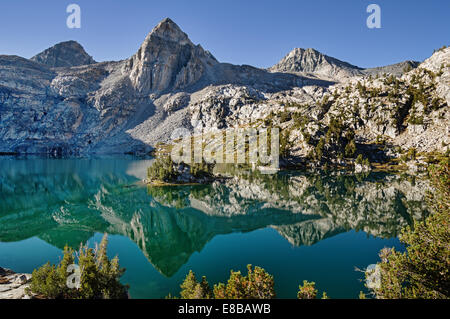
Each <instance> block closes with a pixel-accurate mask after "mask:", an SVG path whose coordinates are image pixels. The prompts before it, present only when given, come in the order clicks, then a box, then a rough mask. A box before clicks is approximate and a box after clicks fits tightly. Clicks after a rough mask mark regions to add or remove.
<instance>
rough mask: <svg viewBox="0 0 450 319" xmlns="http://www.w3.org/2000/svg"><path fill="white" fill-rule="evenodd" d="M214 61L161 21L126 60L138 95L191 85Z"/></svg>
mask: <svg viewBox="0 0 450 319" xmlns="http://www.w3.org/2000/svg"><path fill="white" fill-rule="evenodd" d="M217 63H218V62H217V60H216V59H215V58H214V57H213V56H212V55H211V54H210V53H209V52H207V51H205V50H203V48H202V47H201V46H200V45H198V46H195V45H194V44H193V43H192V42H191V41H190V40H189V38H188V36H187V35H186V34H185V33H184V32H183V31H181V29H180V28H179V27H178V26H177V25H176V24H175V23H174V22H173V21H172V20H170V19H165V20H163V21H161V22H160V23H159V24H158V25H157V26H156V27H155V28H154V29H153V30H152V31H151V32H150V34H149V35H148V36H147V38H146V39H145V41H144V43H143V44H142V46H141V47H140V48H139V50H138V52H137V53H136V54H135V55H134V56H133V57H131V58H130V60H129V62H128V64H127V68H129V70H130V71H129V72H130V73H129V74H130V79H131V82H132V84H133V86H134V87H135V88H136V89H137V91H138V92H139V93H141V94H150V93H158V92H167V91H176V90H179V89H185V88H187V87H189V86H190V85H193V84H195V83H196V82H197V81H198V80H199V79H200V78H201V77H202V76H203V75H204V74H205V73H206V72H207V69H208V68H210V67H212V66H214V65H215V64H217Z"/></svg>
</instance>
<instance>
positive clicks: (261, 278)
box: [168, 265, 275, 299]
mask: <svg viewBox="0 0 450 319" xmlns="http://www.w3.org/2000/svg"><path fill="white" fill-rule="evenodd" d="M247 270H248V273H247V276H242V274H241V272H240V271H231V274H230V278H229V279H228V282H227V284H223V283H219V284H217V285H214V290H213V292H211V289H210V286H209V284H208V281H207V280H206V277H203V278H202V280H201V281H200V282H198V281H197V279H196V277H195V274H194V273H193V272H192V271H190V272H189V274H188V275H187V276H186V279H185V280H184V282H183V283H182V284H181V286H180V287H181V293H180V294H181V298H182V299H211V298H213V297H214V298H215V299H271V298H275V290H274V280H273V276H271V275H269V274H268V273H267V272H266V271H265V270H264V269H262V268H260V267H255V268H254V269H253V268H252V265H248V266H247ZM168 298H173V297H172V296H170V295H169V296H168Z"/></svg>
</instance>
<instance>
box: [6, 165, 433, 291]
mask: <svg viewBox="0 0 450 319" xmlns="http://www.w3.org/2000/svg"><path fill="white" fill-rule="evenodd" d="M150 163H151V160H148V159H137V158H133V157H110V158H90V159H42V158H24V159H18V158H13V157H3V158H0V266H2V267H6V268H11V269H13V270H15V271H16V272H32V270H33V269H35V268H37V267H39V266H41V265H42V264H44V263H46V262H47V261H50V262H52V263H57V262H58V261H59V260H60V258H61V250H62V248H63V247H64V246H65V245H66V244H68V245H71V246H74V247H78V246H79V244H80V242H86V241H87V242H89V243H90V244H91V245H94V243H95V242H99V241H100V240H101V237H102V236H103V234H104V233H108V234H109V247H108V248H109V254H110V256H111V257H112V256H115V255H118V256H119V259H120V264H121V266H122V267H125V268H126V269H127V271H126V273H125V275H124V276H123V282H124V283H128V284H129V285H130V287H131V288H130V294H131V297H132V298H164V297H165V296H166V295H168V294H169V293H172V294H175V295H178V293H179V285H180V284H181V282H182V281H183V279H184V277H185V276H186V274H187V273H188V272H189V270H190V269H192V270H193V271H194V272H195V273H196V274H197V275H198V276H199V277H200V276H202V275H206V276H207V278H208V281H209V282H210V284H213V283H217V282H225V281H226V280H227V278H228V276H229V272H230V270H231V269H233V270H241V271H242V272H244V273H246V265H247V264H253V265H257V266H260V267H263V268H265V269H266V270H267V271H268V272H269V273H270V274H272V275H273V276H274V278H275V284H276V287H275V288H276V293H277V297H279V298H295V297H296V293H297V290H298V285H299V284H300V283H302V282H303V280H309V281H314V282H316V286H317V288H318V289H319V293H320V295H321V293H322V291H326V292H327V294H328V295H329V296H330V297H331V298H357V297H358V294H359V291H366V289H365V288H364V284H363V282H362V279H363V277H364V276H363V274H362V273H361V272H359V271H356V270H355V268H359V269H364V268H365V267H367V266H368V265H369V264H373V263H376V262H377V261H378V252H379V250H380V249H382V248H383V247H396V248H397V249H400V250H401V249H403V247H402V246H401V244H400V243H399V241H398V239H397V236H398V234H399V232H400V230H401V229H402V228H403V227H405V226H406V225H408V224H411V223H412V221H413V219H423V218H424V217H426V215H427V214H428V213H427V208H426V206H425V203H424V195H425V191H426V190H427V189H428V188H429V186H428V184H427V183H426V181H422V180H415V179H413V178H409V177H400V176H397V175H389V174H384V173H383V174H382V173H377V174H374V173H372V174H370V175H368V176H361V175H357V176H352V175H350V176H349V175H342V174H341V175H339V174H336V173H335V174H330V173H328V174H324V173H322V174H319V173H305V172H303V173H302V172H282V173H279V174H276V175H260V174H242V175H241V176H239V177H236V178H233V179H230V180H227V181H225V182H221V183H219V182H216V183H214V184H212V185H208V186H190V187H186V186H183V187H164V188H149V189H148V188H147V187H145V186H142V185H141V186H140V185H138V184H137V182H139V181H140V180H141V179H143V178H145V174H146V169H147V167H148V166H149V165H150Z"/></svg>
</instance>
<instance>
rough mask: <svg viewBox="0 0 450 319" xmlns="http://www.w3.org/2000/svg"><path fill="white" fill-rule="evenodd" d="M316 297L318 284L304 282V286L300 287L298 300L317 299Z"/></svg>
mask: <svg viewBox="0 0 450 319" xmlns="http://www.w3.org/2000/svg"><path fill="white" fill-rule="evenodd" d="M325 296H326V294H325ZM316 297H317V289H316V283H314V282H308V281H307V280H303V286H302V285H299V286H298V293H297V299H316Z"/></svg>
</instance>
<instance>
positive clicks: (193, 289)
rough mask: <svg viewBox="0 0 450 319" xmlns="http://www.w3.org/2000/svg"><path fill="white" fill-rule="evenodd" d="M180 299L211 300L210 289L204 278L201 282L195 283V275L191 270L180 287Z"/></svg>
mask: <svg viewBox="0 0 450 319" xmlns="http://www.w3.org/2000/svg"><path fill="white" fill-rule="evenodd" d="M180 288H181V292H180V294H181V299H211V298H212V293H211V288H210V286H209V284H208V281H207V280H206V277H204V276H203V277H202V280H201V282H198V281H197V278H196V277H195V274H194V272H193V271H192V270H190V271H189V274H188V275H187V276H186V279H185V280H184V282H183V283H182V284H181V285H180Z"/></svg>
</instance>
